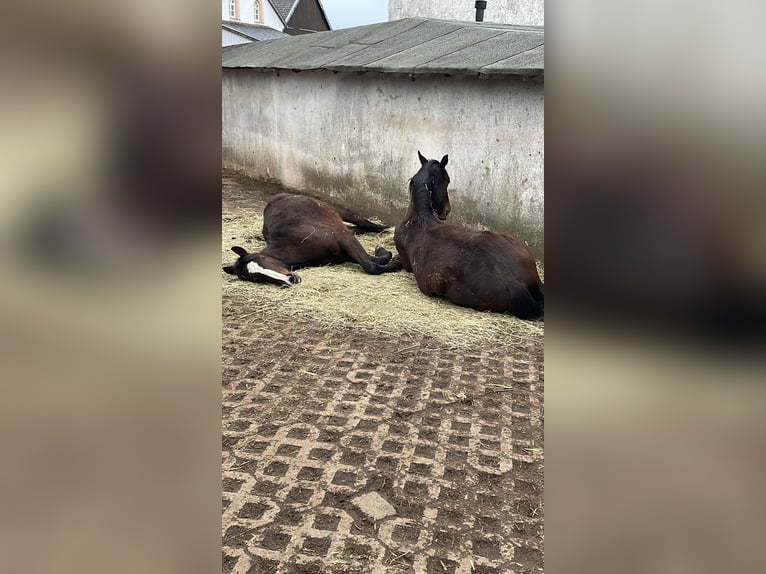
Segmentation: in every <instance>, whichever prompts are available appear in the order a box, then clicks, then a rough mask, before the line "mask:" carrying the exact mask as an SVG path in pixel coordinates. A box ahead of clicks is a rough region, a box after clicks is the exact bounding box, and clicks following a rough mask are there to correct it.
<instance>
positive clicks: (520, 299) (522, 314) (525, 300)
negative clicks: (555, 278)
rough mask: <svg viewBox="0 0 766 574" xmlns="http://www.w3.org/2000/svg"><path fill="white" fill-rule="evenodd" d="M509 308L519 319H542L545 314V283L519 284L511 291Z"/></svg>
mask: <svg viewBox="0 0 766 574" xmlns="http://www.w3.org/2000/svg"><path fill="white" fill-rule="evenodd" d="M508 310H509V311H510V312H511V313H512V314H513V315H515V316H516V317H518V318H519V319H526V320H532V319H542V318H543V317H544V314H545V296H544V294H543V285H542V284H538V285H533V286H532V287H531V288H527V287H524V286H519V287H518V288H517V289H514V290H513V291H512V292H511V301H510V304H509V308H508Z"/></svg>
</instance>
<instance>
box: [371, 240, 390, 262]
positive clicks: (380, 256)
mask: <svg viewBox="0 0 766 574" xmlns="http://www.w3.org/2000/svg"><path fill="white" fill-rule="evenodd" d="M393 257H394V255H393V253H391V252H390V251H389V250H388V249H384V248H383V247H381V246H380V245H378V246H377V247H376V248H375V257H373V258H372V260H373V261H374V262H375V263H377V264H378V265H385V264H386V263H388V262H389V261H391V259H392V258H393Z"/></svg>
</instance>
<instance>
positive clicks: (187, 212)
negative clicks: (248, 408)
mask: <svg viewBox="0 0 766 574" xmlns="http://www.w3.org/2000/svg"><path fill="white" fill-rule="evenodd" d="M0 11H1V12H0V14H2V17H0V32H1V33H0V42H1V43H2V44H3V49H2V51H0V73H1V74H2V78H3V81H2V84H1V87H0V150H1V151H2V153H0V166H2V169H0V218H1V219H0V262H1V263H2V268H3V273H2V274H0V324H1V325H2V331H1V334H0V337H2V338H1V339H0V364H1V365H2V374H0V378H1V380H2V382H3V385H2V388H3V390H4V395H3V400H2V401H1V402H0V405H2V406H0V421H1V422H0V424H2V429H3V432H2V433H0V443H1V444H2V450H0V452H2V456H3V464H2V465H1V466H0V493H2V494H0V508H2V512H0V570H1V571H4V572H25V571H29V572H44V571H54V570H55V571H57V572H87V571H91V570H92V571H102V570H104V569H108V570H110V571H115V572H122V571H124V572H135V571H142V572H153V571H157V572H160V571H162V572H171V571H178V572H193V571H204V572H211V571H217V569H218V568H219V567H220V566H219V564H220V563H219V560H220V554H219V552H220V548H219V546H220V470H219V469H220V389H219V381H220V273H221V271H220V261H219V259H220V255H219V252H218V249H219V233H220V227H219V225H220V191H219V190H220V129H219V128H220V124H219V122H220V51H219V50H220V48H219V44H218V41H219V40H218V32H217V26H218V23H217V22H218V16H217V6H216V5H215V4H213V3H210V2H199V1H196V2H178V1H177V0H171V1H170V2H165V3H160V4H157V3H150V2H147V1H145V0H139V1H137V2H130V3H123V4H120V5H116V4H115V5H106V4H103V3H101V4H99V3H95V2H92V1H87V0H80V1H74V2H69V3H66V5H63V4H62V5H52V4H50V3H47V2H45V3H44V2H34V1H33V2H27V3H24V4H23V5H21V4H18V3H14V4H13V5H9V6H5V7H3V8H2V9H0ZM765 15H766V14H764V6H763V4H762V3H757V2H747V1H744V0H735V1H734V2H727V3H722V2H708V3H704V2H702V3H700V2H685V1H679V0H673V1H670V2H659V1H657V0H653V1H650V2H642V3H627V2H615V1H609V2H607V1H606V0H604V1H597V0H570V1H568V2H563V1H560V0H559V1H555V0H548V2H547V3H546V13H545V19H546V21H547V30H546V32H547V36H548V42H547V44H548V46H547V48H548V49H547V62H546V64H547V74H546V76H547V86H546V88H547V89H546V99H547V101H546V106H547V118H546V119H547V122H546V123H547V126H546V127H547V134H546V147H547V148H548V149H547V150H546V155H547V157H546V179H547V181H546V183H547V185H546V211H547V213H546V218H547V229H546V240H547V249H548V252H547V253H546V263H547V265H546V278H547V282H548V286H547V287H548V288H547V293H548V313H547V329H546V330H547V341H546V370H547V371H548V372H547V375H548V381H547V382H548V385H547V394H546V411H547V414H548V426H547V431H548V432H547V436H546V439H547V444H546V467H547V468H546V471H547V472H546V489H547V497H546V505H547V509H546V510H547V512H546V530H547V536H548V544H547V548H546V559H547V563H548V564H547V568H548V569H549V570H550V572H555V571H565V572H568V573H571V572H588V573H598V572H624V573H630V572H669V573H675V572H679V573H682V572H695V573H699V572H708V571H710V572H721V571H725V572H739V571H753V570H755V569H756V568H757V566H758V565H759V564H760V560H759V553H758V550H759V548H758V542H759V540H760V539H762V536H763V534H764V516H766V513H765V512H764V510H765V509H764V506H765V502H764V496H763V494H762V493H761V488H760V485H761V484H763V483H764V482H766V480H765V479H766V476H765V475H766V473H765V472H764V470H765V469H764V460H763V457H762V454H763V452H764V451H765V450H764V446H766V445H764V442H765V441H764V436H765V435H764V430H765V429H764V426H765V425H766V422H764V421H765V420H766V419H765V418H764V416H763V415H762V412H763V406H764V401H763V398H764V397H763V380H764V369H763V367H764V365H763V359H764V353H763V351H764V346H763V343H764V316H765V313H764V310H765V308H766V306H765V305H764V293H766V290H765V289H764V284H765V282H766V265H765V264H766V257H764V251H765V246H766V244H765V243H764V239H766V237H765V234H766V232H764V229H766V226H765V225H764V222H765V218H764V215H766V214H765V213H764V211H765V202H766V198H765V196H764V183H766V173H765V170H766V161H765V160H766V157H764V153H766V152H764V150H766V145H764V144H766V141H764V140H765V139H766V129H764V128H766V108H765V107H764V104H763V102H766V68H764V66H763V65H762V62H761V59H762V54H764V53H766V51H765V50H764V48H765V46H764V36H763V34H762V32H761V30H760V28H761V23H762V22H763V21H764V16H765Z"/></svg>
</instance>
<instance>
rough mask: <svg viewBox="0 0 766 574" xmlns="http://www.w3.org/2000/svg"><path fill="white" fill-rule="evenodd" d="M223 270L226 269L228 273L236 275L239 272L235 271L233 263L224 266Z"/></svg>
mask: <svg viewBox="0 0 766 574" xmlns="http://www.w3.org/2000/svg"><path fill="white" fill-rule="evenodd" d="M223 270H224V271H226V273H228V274H229V275H236V274H237V272H236V271H235V269H234V267H233V266H231V265H227V266H226V267H224V268H223Z"/></svg>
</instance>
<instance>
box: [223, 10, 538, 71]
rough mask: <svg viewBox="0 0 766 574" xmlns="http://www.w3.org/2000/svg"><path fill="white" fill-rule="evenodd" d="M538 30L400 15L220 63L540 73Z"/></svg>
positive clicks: (244, 52) (229, 54)
mask: <svg viewBox="0 0 766 574" xmlns="http://www.w3.org/2000/svg"><path fill="white" fill-rule="evenodd" d="M544 43H545V36H544V33H543V29H542V28H535V27H531V26H511V25H505V24H487V25H484V24H482V23H476V22H458V21H453V20H433V19H427V18H406V19H403V20H397V21H394V22H383V23H380V24H370V25H368V26H359V27H356V28H348V29H345V30H337V31H329V32H319V33H315V34H304V35H300V36H291V37H289V38H282V39H277V40H271V41H269V42H266V43H264V44H255V45H247V46H241V47H236V48H231V49H227V50H225V51H224V52H223V59H222V66H223V67H225V68H227V67H234V68H236V67H246V68H257V69H290V70H317V69H328V70H333V71H344V72H370V71H377V72H383V73H386V72H388V73H416V74H417V73H448V74H456V75H480V74H492V75H501V74H509V75H542V74H543V73H544V69H545V61H544V55H545V51H544Z"/></svg>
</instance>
